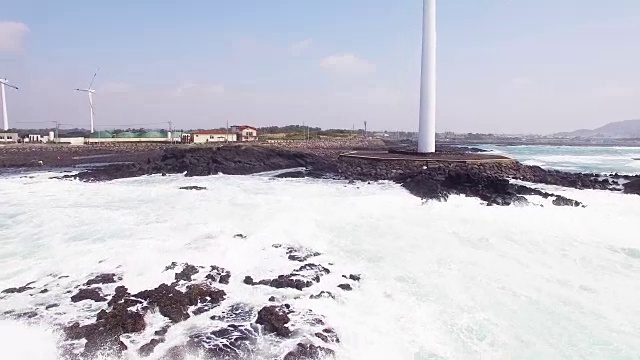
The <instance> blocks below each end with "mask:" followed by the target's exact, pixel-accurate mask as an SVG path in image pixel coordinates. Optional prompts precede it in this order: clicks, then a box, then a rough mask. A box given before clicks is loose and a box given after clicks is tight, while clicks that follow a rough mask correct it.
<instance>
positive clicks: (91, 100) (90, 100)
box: [74, 68, 100, 133]
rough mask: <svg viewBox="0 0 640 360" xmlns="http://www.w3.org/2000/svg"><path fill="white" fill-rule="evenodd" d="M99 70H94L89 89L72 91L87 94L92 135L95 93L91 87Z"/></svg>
mask: <svg viewBox="0 0 640 360" xmlns="http://www.w3.org/2000/svg"><path fill="white" fill-rule="evenodd" d="M99 70H100V68H98V70H96V72H95V73H94V74H93V79H91V82H90V83H89V87H88V88H86V89H74V90H76V91H84V92H86V93H87V95H89V110H91V132H92V133H93V116H94V114H95V113H94V112H93V94H94V93H95V92H96V91H95V90H94V89H93V88H92V86H93V82H94V81H95V80H96V75H98V71H99Z"/></svg>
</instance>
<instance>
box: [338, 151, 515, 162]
mask: <svg viewBox="0 0 640 360" xmlns="http://www.w3.org/2000/svg"><path fill="white" fill-rule="evenodd" d="M339 157H346V158H356V159H367V160H380V161H424V162H463V163H478V162H483V163H485V162H511V161H515V160H513V159H511V158H508V157H506V156H501V155H489V154H483V153H438V152H436V153H417V152H416V153H410V152H389V151H350V152H346V153H343V154H340V156H339Z"/></svg>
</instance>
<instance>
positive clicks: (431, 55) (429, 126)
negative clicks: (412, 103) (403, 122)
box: [418, 0, 436, 153]
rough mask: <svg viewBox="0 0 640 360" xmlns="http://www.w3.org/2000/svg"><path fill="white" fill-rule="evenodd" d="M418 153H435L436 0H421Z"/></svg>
mask: <svg viewBox="0 0 640 360" xmlns="http://www.w3.org/2000/svg"><path fill="white" fill-rule="evenodd" d="M422 5H423V18H422V69H421V77H420V122H419V126H418V152H423V153H432V152H435V151H436V0H423V4H422Z"/></svg>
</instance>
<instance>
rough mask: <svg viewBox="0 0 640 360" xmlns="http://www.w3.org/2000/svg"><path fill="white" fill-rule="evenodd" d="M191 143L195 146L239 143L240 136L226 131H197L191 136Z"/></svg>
mask: <svg viewBox="0 0 640 360" xmlns="http://www.w3.org/2000/svg"><path fill="white" fill-rule="evenodd" d="M191 141H192V142H193V143H194V144H206V143H210V142H227V141H238V134H236V133H235V132H232V131H229V132H227V131H224V130H209V131H196V132H194V133H193V134H191Z"/></svg>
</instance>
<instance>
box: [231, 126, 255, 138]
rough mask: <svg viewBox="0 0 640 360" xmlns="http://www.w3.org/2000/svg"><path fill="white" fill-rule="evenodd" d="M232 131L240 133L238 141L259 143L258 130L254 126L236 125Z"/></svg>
mask: <svg viewBox="0 0 640 360" xmlns="http://www.w3.org/2000/svg"><path fill="white" fill-rule="evenodd" d="M231 131H232V132H234V133H238V136H239V139H238V141H258V129H256V128H254V127H253V126H247V125H242V126H238V125H235V126H232V127H231Z"/></svg>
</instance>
